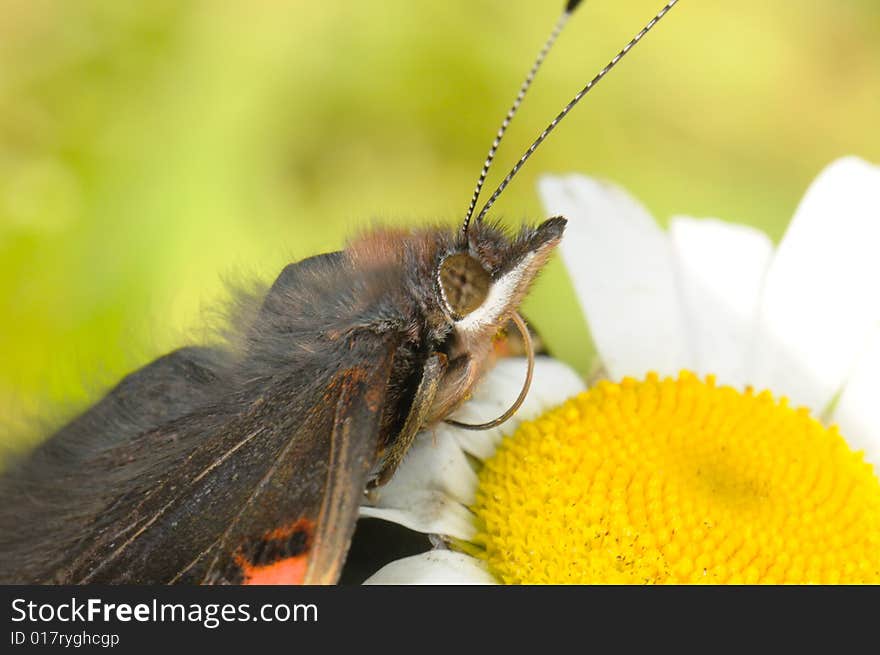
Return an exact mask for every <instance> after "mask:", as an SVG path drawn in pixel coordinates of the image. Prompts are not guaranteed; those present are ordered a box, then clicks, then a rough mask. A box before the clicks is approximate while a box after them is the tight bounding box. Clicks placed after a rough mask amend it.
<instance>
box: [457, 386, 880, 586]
mask: <svg viewBox="0 0 880 655" xmlns="http://www.w3.org/2000/svg"><path fill="white" fill-rule="evenodd" d="M473 509H474V511H475V513H476V516H477V518H478V525H479V526H480V532H479V534H478V536H477V537H476V539H475V540H474V543H475V544H476V545H477V547H478V555H479V556H481V557H483V558H484V559H485V560H486V561H487V563H488V565H489V567H490V569H491V570H492V572H493V573H494V574H495V575H496V576H497V577H498V578H499V579H500V580H501V581H503V582H505V583H511V584H516V583H557V584H558V583H569V582H571V583H692V582H708V583H807V582H816V583H832V584H835V583H862V582H864V583H869V582H870V583H877V582H880V481H878V479H877V477H876V476H875V475H874V472H873V470H872V468H871V466H870V464H867V463H866V462H865V461H864V460H863V458H862V454H861V453H854V452H852V451H851V450H850V449H849V447H848V446H847V444H846V442H845V441H844V439H843V438H842V437H841V436H840V434H839V433H838V432H837V428H836V427H829V428H827V427H825V426H823V425H822V424H821V423H819V422H818V421H816V420H815V419H813V418H812V417H811V416H810V415H809V413H808V411H807V410H805V409H792V408H790V407H789V406H788V404H787V401H786V400H785V399H782V400H781V401H777V400H775V399H774V398H773V396H772V395H771V394H770V393H769V392H763V393H759V394H755V393H753V392H752V391H750V390H749V391H746V392H745V393H741V392H739V391H737V390H735V389H733V388H731V387H716V386H715V383H714V379H713V378H711V377H709V378H707V380H706V381H705V382H704V381H702V380H700V379H698V378H697V377H696V376H695V375H693V374H692V373H687V372H683V373H682V374H681V375H680V376H679V377H678V379H672V378H666V379H663V380H660V379H659V378H658V377H657V375H655V374H651V375H648V377H647V379H645V380H644V381H638V380H634V379H631V378H627V379H625V380H623V382H622V383H620V384H613V383H611V382H602V383H600V384H598V385H597V386H595V387H593V388H592V389H591V390H589V391H586V392H584V393H582V394H580V395H579V396H576V397H574V398H572V399H571V400H569V401H567V402H566V403H565V404H564V405H562V406H560V407H558V408H556V409H554V410H551V411H549V412H548V413H546V414H544V415H543V416H541V417H540V418H538V419H537V420H535V421H532V422H526V423H524V424H522V425H521V426H520V428H519V429H518V430H517V431H516V433H514V434H513V435H511V436H509V437H506V438H505V439H504V441H503V442H502V444H501V445H500V446H499V448H498V450H497V452H496V453H495V454H494V455H493V456H492V457H491V458H490V459H489V460H488V461H487V462H486V464H485V467H484V468H483V469H482V471H481V473H480V484H479V489H478V492H477V500H476V503H475V505H474V508H473Z"/></svg>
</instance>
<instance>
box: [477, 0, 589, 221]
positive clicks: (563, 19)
mask: <svg viewBox="0 0 880 655" xmlns="http://www.w3.org/2000/svg"><path fill="white" fill-rule="evenodd" d="M572 11H573V8H568V7H567V8H566V10H565V11H564V12H563V13H562V16H560V17H559V20H558V21H556V25H555V26H554V28H553V31H552V32H551V33H550V36H549V37H548V38H547V41H545V42H544V46H543V47H542V48H541V51H540V52H539V53H538V57H537V58H536V59H535V63H534V64H533V65H532V68H531V70H530V71H529V74H528V75H526V79H525V80H524V81H523V83H522V86H520V88H519V93H517V95H516V99H515V100H514V101H513V104H512V105H511V106H510V109H508V110H507V115H506V116H505V117H504V121H503V122H502V123H501V127H500V128H498V134H496V135H495V140H494V141H493V142H492V147H491V148H489V154H488V155H487V156H486V162H485V163H484V164H483V170H481V171H480V177H479V179H478V180H477V186H476V187H475V188H474V195H473V196H472V197H471V204H470V205H469V206H468V210H467V214H466V215H465V217H464V225H463V226H462V231H463V232H464V233H465V235H466V234H467V229H468V225H469V224H470V221H471V216H473V214H474V209H476V207H477V200H478V199H479V197H480V191H481V190H482V189H483V183H484V182H485V181H486V175H487V174H488V173H489V167H490V166H491V165H492V160H493V159H494V158H495V153H496V152H497V151H498V146H499V145H501V138H502V137H503V136H504V133H505V132H506V131H507V128H508V127H509V126H510V122H511V121H512V120H513V117H514V115H515V114H516V111H517V109H519V106H520V105H521V104H522V101H523V99H524V98H525V97H526V93H527V92H528V90H529V87H530V86H531V85H532V81H533V80H534V79H535V75H537V73H538V69H539V68H541V64H543V63H544V59H546V58H547V54H548V53H549V52H550V49H551V48H552V47H553V44H554V43H555V42H556V39H557V38H558V37H559V34H560V32H562V29H563V28H564V27H565V24H566V23H567V22H568V19H569V17H570V16H571V12H572Z"/></svg>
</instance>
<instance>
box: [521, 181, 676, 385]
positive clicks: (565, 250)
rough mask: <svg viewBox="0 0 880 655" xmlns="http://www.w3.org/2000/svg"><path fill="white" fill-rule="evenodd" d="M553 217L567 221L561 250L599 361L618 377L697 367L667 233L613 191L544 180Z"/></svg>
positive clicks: (621, 193)
mask: <svg viewBox="0 0 880 655" xmlns="http://www.w3.org/2000/svg"><path fill="white" fill-rule="evenodd" d="M538 188H539V190H540V192H541V197H542V199H543V201H544V206H545V207H546V209H547V211H548V212H549V213H550V214H554V215H555V214H561V215H563V216H565V217H566V218H568V219H569V222H568V226H567V227H566V232H565V237H564V238H563V239H562V243H561V245H560V249H561V252H562V258H563V261H564V262H565V265H566V267H567V268H568V271H569V274H570V275H571V279H572V283H573V284H574V288H575V291H576V292H577V295H578V298H579V300H580V302H581V306H582V307H583V309H584V312H585V314H586V317H587V321H588V323H589V326H590V330H591V331H592V333H593V338H594V340H595V342H596V347H597V348H598V350H599V354H600V355H601V357H602V361H603V363H604V364H605V366H606V368H607V369H608V371H609V373H610V375H611V377H612V378H614V379H618V378H620V377H622V376H624V375H636V376H641V375H644V373H645V372H647V371H649V370H653V371H657V372H658V373H660V374H664V375H667V374H676V373H678V371H679V370H680V369H682V368H692V364H693V362H692V360H691V355H690V352H689V350H688V340H687V335H686V334H685V324H684V317H683V312H682V308H681V304H680V300H679V296H678V292H677V289H676V282H675V269H674V266H673V257H672V252H671V247H670V241H669V239H668V237H667V235H666V234H664V232H663V231H662V230H661V229H660V228H659V226H658V225H657V224H656V222H655V221H654V219H653V218H652V217H651V215H650V214H649V213H648V212H647V211H646V210H645V208H644V207H642V205H640V204H639V203H638V202H637V201H636V200H634V199H633V198H631V197H630V196H629V195H627V194H626V193H625V192H624V191H623V190H621V189H619V188H618V187H616V186H613V185H610V184H607V183H602V182H598V181H596V180H592V179H589V178H586V177H582V176H576V175H571V176H567V177H544V178H542V179H541V180H540V182H539V186H538Z"/></svg>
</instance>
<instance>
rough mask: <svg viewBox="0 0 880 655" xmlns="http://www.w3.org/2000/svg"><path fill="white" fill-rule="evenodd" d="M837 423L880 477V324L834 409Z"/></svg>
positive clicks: (842, 432)
mask: <svg viewBox="0 0 880 655" xmlns="http://www.w3.org/2000/svg"><path fill="white" fill-rule="evenodd" d="M833 418H834V422H835V423H837V424H838V426H840V432H841V434H843V436H844V437H846V440H847V441H848V442H849V444H850V445H851V446H852V447H853V449H854V450H862V451H864V452H865V460H866V461H868V462H871V464H873V465H874V471H875V472H876V473H877V475H878V476H880V326H878V327H877V329H876V330H875V331H874V335H873V339H872V340H871V343H870V344H869V345H868V347H867V348H866V349H865V352H864V354H863V355H862V356H861V357H860V358H859V363H858V365H857V366H856V369H855V371H854V372H853V375H852V376H851V377H850V379H849V381H848V382H847V383H846V387H845V388H844V390H843V394H842V395H841V396H840V401H839V402H838V404H837V407H836V408H835V410H834V417H833Z"/></svg>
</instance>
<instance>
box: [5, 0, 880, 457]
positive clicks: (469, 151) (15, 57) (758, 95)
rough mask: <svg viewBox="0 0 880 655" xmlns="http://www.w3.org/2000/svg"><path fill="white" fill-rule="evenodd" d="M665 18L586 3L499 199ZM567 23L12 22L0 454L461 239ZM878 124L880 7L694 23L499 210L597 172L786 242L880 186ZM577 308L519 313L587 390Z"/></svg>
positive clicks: (594, 107) (539, 94)
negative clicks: (161, 361)
mask: <svg viewBox="0 0 880 655" xmlns="http://www.w3.org/2000/svg"><path fill="white" fill-rule="evenodd" d="M661 4H662V2H661V0H588V1H587V2H586V4H585V5H584V6H583V7H582V8H581V9H580V10H579V12H578V14H577V15H576V16H575V18H574V19H573V20H572V22H571V23H570V24H569V26H568V28H567V30H566V32H565V34H564V35H563V37H562V38H561V40H560V43H559V44H558V46H557V48H556V50H555V51H554V52H553V54H552V55H551V57H550V59H549V60H548V62H547V64H546V65H545V67H544V69H543V71H542V74H541V75H540V76H539V78H538V81H537V83H536V85H535V87H534V88H533V90H532V92H531V94H530V96H529V99H528V101H527V102H526V104H525V106H524V108H523V110H522V112H521V114H520V115H519V116H518V117H517V120H516V121H515V122H514V124H513V127H512V129H511V131H510V132H509V134H508V137H507V139H506V141H505V145H504V147H502V149H501V152H500V153H499V161H498V165H497V169H498V170H496V171H495V175H494V176H493V177H490V181H489V190H491V188H493V187H494V182H497V180H498V179H499V178H500V177H501V175H503V173H505V172H506V170H507V169H508V168H509V167H510V165H511V164H512V163H513V161H514V160H515V159H516V158H517V157H518V156H519V155H520V153H521V151H522V149H523V148H524V147H525V146H526V145H527V143H528V142H530V141H531V139H532V138H533V137H534V136H536V134H537V133H538V132H539V131H540V130H541V129H542V128H543V127H544V125H545V124H546V123H547V122H548V120H549V119H550V118H551V117H552V116H553V115H555V113H556V112H557V111H558V110H559V109H560V108H561V106H562V105H563V104H564V102H565V101H567V100H568V99H569V98H570V97H571V96H572V95H573V93H574V92H575V91H577V90H578V89H579V88H580V87H581V86H582V85H583V83H584V82H585V81H586V80H587V79H588V78H589V77H591V76H592V75H593V74H594V73H595V72H596V70H598V68H600V67H601V66H602V65H603V64H604V63H605V62H606V61H607V60H608V59H609V58H610V57H611V56H612V55H613V54H614V53H615V52H616V51H617V50H618V49H619V48H620V47H621V46H622V45H623V44H624V43H625V42H626V41H627V40H628V39H629V38H630V37H631V36H632V34H634V33H635V32H636V31H637V30H638V29H639V28H640V27H641V26H642V25H643V24H644V23H645V22H646V21H647V20H648V18H650V16H652V15H653V14H654V13H655V12H656V11H657V10H658V9H659V8H660V5H661ZM561 5H562V1H561V0H552V1H548V0H504V1H501V0H477V1H475V0H446V1H444V2H436V1H434V2H427V1H425V2H421V1H413V0H387V1H385V2H381V3H380V2H370V3H366V2H325V3H316V2H305V1H296V2H271V1H268V0H263V1H258V2H237V3H236V2H217V1H205V2H178V1H173V2H172V1H156V0H151V1H146V0H141V1H139V2H118V1H115V0H108V1H105V2H97V1H92V2H88V1H80V2H50V1H45V0H19V1H9V0H0V425H3V426H6V427H5V428H0V430H6V431H7V434H10V435H11V434H13V433H16V434H17V433H18V432H17V427H16V426H17V425H18V424H19V423H21V422H22V421H23V420H25V419H27V417H29V416H32V415H35V414H36V415H45V413H47V412H48V413H52V412H57V411H60V412H61V413H64V412H69V411H73V410H74V409H75V408H76V407H77V406H81V405H82V404H83V403H84V402H86V400H87V399H88V398H90V397H94V396H95V394H96V393H98V392H99V391H100V390H101V389H103V388H106V386H107V385H108V384H111V383H113V382H114V381H115V380H116V379H118V377H119V376H121V375H122V374H124V373H125V372H126V371H127V370H130V369H132V368H134V367H136V366H138V365H140V364H143V363H144V362H146V361H148V360H149V359H150V358H152V357H154V356H156V355H157V354H159V353H161V352H164V351H167V350H168V349H170V348H173V347H174V346H176V345H179V344H182V343H184V342H186V341H189V340H191V339H192V338H195V337H197V336H198V334H199V326H200V325H202V324H203V323H204V317H205V310H206V308H209V307H211V306H213V305H215V304H216V303H217V302H218V301H219V300H221V299H222V298H223V294H224V286H223V284H224V279H225V280H232V281H240V280H246V279H250V278H253V277H259V278H263V279H271V278H272V277H273V275H274V274H276V273H277V272H278V271H279V270H280V269H281V268H282V266H283V265H284V264H285V263H286V262H289V261H293V260H296V259H299V258H302V257H305V256H308V255H311V254H314V253H317V252H320V251H326V250H329V249H336V248H339V247H340V246H341V245H342V244H343V242H344V239H345V235H347V234H350V233H352V232H353V231H356V230H359V229H362V228H363V227H364V226H367V225H370V224H371V222H372V221H374V220H381V221H385V222H389V223H406V224H415V223H421V222H427V221H437V220H440V221H443V222H447V223H448V224H449V225H453V224H454V223H456V222H458V221H459V220H460V218H461V216H462V213H463V211H464V209H465V208H466V206H467V202H468V200H469V198H470V193H471V189H472V184H473V182H474V180H475V178H476V175H477V173H478V172H479V167H480V165H481V164H482V162H483V158H484V156H485V151H486V149H487V147H488V145H489V143H490V141H491V139H492V136H493V135H494V132H495V130H496V129H497V125H498V123H499V122H500V120H501V118H502V116H503V113H504V112H505V111H506V109H507V107H508V105H509V103H510V101H511V100H512V98H513V96H514V94H515V93H516V90H517V88H518V86H519V84H520V81H521V78H522V75H523V74H524V73H525V71H526V70H527V69H528V67H529V65H530V64H531V61H532V58H533V56H534V55H535V53H536V52H537V50H538V48H539V46H540V45H541V43H542V42H543V39H544V38H545V37H546V35H547V34H548V33H549V30H550V28H551V26H552V24H553V22H554V21H555V20H556V18H557V16H558V13H559V10H560V9H561ZM878 117H880V2H877V1H876V0H816V1H813V2H802V1H795V0H781V1H776V2H766V1H765V0H738V1H736V2H708V1H706V0H682V2H680V3H679V6H678V7H676V8H675V9H674V10H673V12H672V14H671V15H670V16H669V18H668V19H667V20H666V21H664V23H663V24H661V25H660V27H659V29H658V30H657V31H656V32H654V33H652V34H651V35H650V36H649V37H648V38H647V39H646V40H645V42H644V43H643V44H642V45H641V46H640V47H639V48H637V49H636V50H635V51H634V52H633V54H632V56H631V57H629V58H628V59H627V60H626V61H625V62H624V63H623V64H622V65H621V66H620V67H619V68H618V69H617V70H615V71H614V73H613V74H612V75H611V76H610V77H609V78H608V79H607V80H606V81H605V82H603V84H602V85H600V86H599V87H598V88H597V90H596V91H595V93H593V94H592V95H591V97H590V98H589V99H588V100H587V101H586V102H585V103H583V104H582V106H580V107H578V109H577V110H576V111H575V112H574V113H573V114H572V115H571V116H570V118H569V119H568V120H567V121H566V123H567V124H566V125H564V126H563V127H562V128H561V129H560V130H558V131H557V132H556V133H554V135H553V136H552V137H551V138H550V139H549V140H548V141H547V142H546V144H545V145H544V147H543V148H542V149H541V150H540V151H539V152H538V154H537V155H536V156H535V157H534V158H533V159H532V160H531V161H530V162H529V165H528V166H526V168H525V169H524V170H523V172H522V174H521V175H520V176H519V177H518V180H517V182H516V183H515V184H514V185H513V186H512V187H510V189H509V191H508V192H506V194H505V196H504V197H503V199H502V200H501V201H500V202H499V203H498V204H497V205H496V209H497V213H498V214H500V215H503V216H504V217H505V218H506V219H507V220H508V221H509V223H510V224H511V225H515V224H516V223H517V222H519V221H521V220H523V219H527V220H537V219H539V218H541V217H542V210H541V207H540V204H539V201H538V198H537V195H536V192H535V180H536V177H537V176H538V175H539V174H540V173H543V172H551V171H553V172H565V171H582V172H586V173H590V174H594V175H600V176H603V177H607V178H610V179H613V180H616V181H617V182H619V183H621V184H623V185H624V186H626V187H627V188H629V189H630V190H631V191H632V192H633V193H634V194H636V195H637V196H638V197H639V198H641V199H642V200H643V201H644V202H645V203H646V204H647V205H648V206H649V207H650V208H651V209H652V211H653V212H654V213H655V215H656V216H658V218H660V219H661V220H662V219H664V218H666V217H668V216H669V215H670V214H672V213H689V214H693V215H698V216H709V215H711V216H719V217H722V218H726V219H730V220H735V221H742V222H746V223H751V224H754V225H757V226H760V227H761V228H763V229H765V230H766V231H767V232H768V233H769V234H770V235H771V236H772V237H773V238H774V239H778V238H779V236H780V235H781V234H782V232H783V230H784V228H785V225H786V223H787V221H788V219H789V218H790V216H791V215H792V212H793V210H794V209H795V207H796V205H797V202H798V200H799V198H800V197H801V195H802V193H803V192H804V190H805V189H806V187H807V185H808V183H809V182H810V180H811V179H812V178H813V177H814V176H815V174H816V173H817V172H818V171H819V170H820V169H821V168H822V167H823V166H824V165H825V164H827V163H828V162H830V161H831V160H832V159H834V158H836V157H838V156H841V155H844V154H849V153H853V154H858V155H861V156H862V157H865V158H867V159H870V160H873V161H877V162H880V130H878V125H877V120H878ZM572 302H573V301H572V295H571V290H570V287H569V283H568V280H567V278H566V276H565V272H564V271H563V269H562V266H561V264H560V263H559V262H558V261H554V262H553V264H552V265H551V266H550V268H549V270H548V272H547V274H546V275H544V276H543V277H542V279H541V280H540V281H539V284H538V285H537V286H536V288H535V289H534V291H533V294H532V296H531V298H530V299H529V300H528V301H527V304H526V306H525V311H526V313H527V315H528V316H529V317H530V318H531V319H532V320H533V322H534V323H535V324H536V325H537V326H538V328H539V330H540V331H541V332H542V333H543V335H544V336H545V339H546V341H547V342H548V343H549V346H550V347H551V349H552V350H553V351H554V352H555V353H557V354H558V355H559V356H561V357H563V358H564V359H566V360H567V361H569V362H571V363H572V364H574V365H575V366H577V367H578V368H579V369H580V370H581V371H586V370H587V369H588V367H589V366H590V359H591V352H592V350H591V346H590V345H589V338H588V333H587V331H586V328H585V325H584V321H583V318H582V317H581V316H580V314H579V313H578V311H577V310H576V309H575V308H574V307H573V305H572ZM53 408H54V409H53ZM58 408H61V409H60V410H59V409H58ZM0 436H2V435H0ZM11 438H12V437H9V438H8V439H7V441H8V440H9V439H11Z"/></svg>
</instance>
